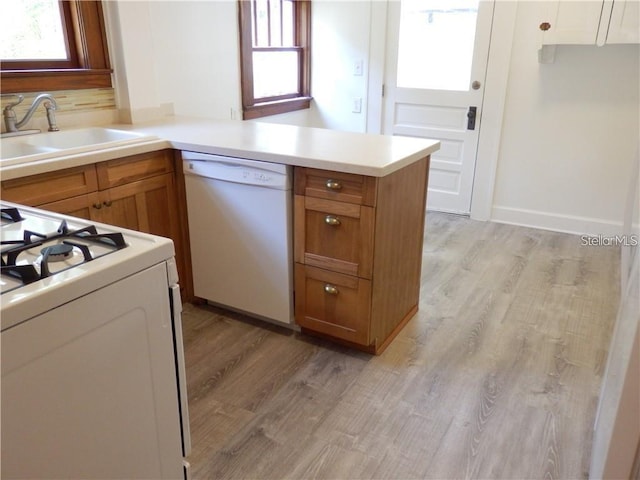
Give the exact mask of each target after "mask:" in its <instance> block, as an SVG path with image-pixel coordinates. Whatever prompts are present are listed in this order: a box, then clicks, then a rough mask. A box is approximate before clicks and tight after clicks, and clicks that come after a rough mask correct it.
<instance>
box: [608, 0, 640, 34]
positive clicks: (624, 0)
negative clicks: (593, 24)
mask: <svg viewBox="0 0 640 480" xmlns="http://www.w3.org/2000/svg"><path fill="white" fill-rule="evenodd" d="M607 3H609V2H605V9H606V8H607ZM603 11H604V10H603ZM606 43H607V44H614V43H640V2H638V0H615V1H614V2H613V5H611V20H610V21H609V29H608V31H607V39H606Z"/></svg>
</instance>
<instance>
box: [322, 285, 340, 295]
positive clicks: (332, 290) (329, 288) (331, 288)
mask: <svg viewBox="0 0 640 480" xmlns="http://www.w3.org/2000/svg"><path fill="white" fill-rule="evenodd" d="M324 291H325V292H326V293H328V294H329V295H337V294H338V289H337V288H336V286H335V285H331V284H330V283H327V284H325V286H324Z"/></svg>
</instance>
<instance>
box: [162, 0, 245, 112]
mask: <svg viewBox="0 0 640 480" xmlns="http://www.w3.org/2000/svg"><path fill="white" fill-rule="evenodd" d="M149 9H150V18H151V37H152V38H153V44H154V50H153V61H154V64H155V74H156V75H155V82H156V85H157V89H158V95H159V99H160V102H173V107H174V111H175V113H176V114H182V115H194V116H201V117H209V118H215V119H226V120H228V119H231V118H238V119H239V118H241V111H242V109H241V96H240V63H239V53H238V50H239V46H238V13H237V2H235V1H213V2H212V1H209V2H205V1H155V2H154V1H152V2H150V7H149Z"/></svg>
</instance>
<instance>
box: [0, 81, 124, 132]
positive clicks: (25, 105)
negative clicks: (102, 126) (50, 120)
mask: <svg viewBox="0 0 640 480" xmlns="http://www.w3.org/2000/svg"><path fill="white" fill-rule="evenodd" d="M40 93H43V92H33V93H32V92H29V93H24V94H22V95H24V100H23V101H22V103H21V104H20V105H17V106H15V107H14V108H13V110H14V111H15V112H16V116H17V118H18V120H22V118H23V117H24V115H25V113H26V112H27V110H28V109H29V107H30V106H31V103H32V102H33V99H34V98H35V97H37V96H38V95H39V94H40ZM47 93H51V94H52V95H53V97H54V98H55V99H56V103H57V105H58V109H57V111H56V118H57V121H58V124H59V126H83V125H82V124H84V123H86V122H89V123H93V122H92V121H91V120H90V119H91V118H95V119H96V123H109V122H111V121H113V120H112V119H116V118H117V110H116V100H115V92H114V89H113V88H91V89H86V90H59V91H54V92H47ZM14 101H15V98H11V97H3V98H2V102H1V107H2V108H3V109H4V107H5V106H6V105H8V104H9V103H11V102H14ZM78 114H79V115H78ZM72 119H75V120H72ZM43 122H44V125H45V127H46V119H45V109H44V107H43V106H39V107H38V110H37V111H36V112H34V115H33V117H32V118H31V120H30V121H29V123H28V124H27V125H25V126H23V127H22V129H29V128H40V129H42V125H43ZM74 123H78V125H74ZM2 131H3V132H4V131H5V126H4V123H3V124H2Z"/></svg>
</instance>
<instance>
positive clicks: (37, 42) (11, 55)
mask: <svg viewBox="0 0 640 480" xmlns="http://www.w3.org/2000/svg"><path fill="white" fill-rule="evenodd" d="M0 58H2V59H3V60H66V59H67V58H68V56H67V49H66V45H65V38H64V31H63V28H62V19H61V16H60V7H59V5H58V1H57V0H10V1H4V2H3V3H2V20H0Z"/></svg>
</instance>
